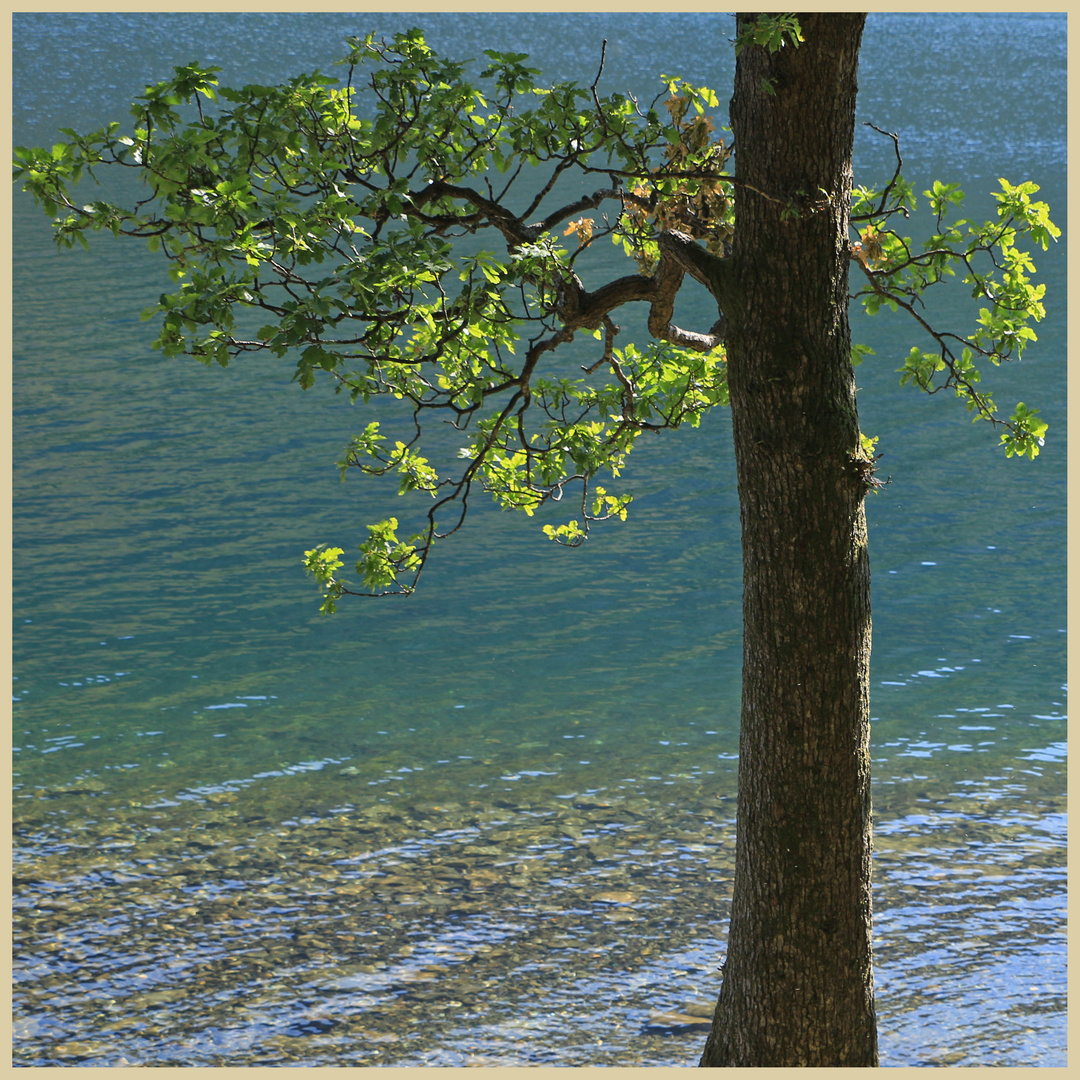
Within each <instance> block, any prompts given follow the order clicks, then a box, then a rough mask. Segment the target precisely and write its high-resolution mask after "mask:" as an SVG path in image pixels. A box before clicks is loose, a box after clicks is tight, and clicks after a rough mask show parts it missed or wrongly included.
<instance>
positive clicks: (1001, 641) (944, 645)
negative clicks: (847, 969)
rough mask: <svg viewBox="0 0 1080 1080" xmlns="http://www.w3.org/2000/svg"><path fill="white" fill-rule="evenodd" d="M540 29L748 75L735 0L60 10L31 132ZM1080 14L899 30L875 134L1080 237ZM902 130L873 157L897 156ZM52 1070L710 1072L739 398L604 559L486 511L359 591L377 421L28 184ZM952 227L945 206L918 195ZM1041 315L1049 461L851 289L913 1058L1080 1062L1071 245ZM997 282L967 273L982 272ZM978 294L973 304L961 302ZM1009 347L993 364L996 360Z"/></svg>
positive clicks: (906, 1045)
mask: <svg viewBox="0 0 1080 1080" xmlns="http://www.w3.org/2000/svg"><path fill="white" fill-rule="evenodd" d="M413 23H419V24H421V25H423V26H425V27H427V28H429V36H430V40H431V41H432V43H433V44H434V45H435V47H436V48H437V49H439V50H440V51H445V52H447V53H451V54H455V55H459V56H478V55H480V50H482V49H483V48H502V49H512V50H516V51H522V52H524V51H528V52H529V53H530V54H531V55H532V56H533V58H534V60H535V61H536V66H538V67H541V68H542V69H543V70H544V72H545V74H546V75H547V76H549V77H550V78H552V79H556V78H576V79H578V80H579V81H582V82H585V83H588V82H591V80H592V77H593V75H594V74H595V70H596V64H597V60H598V56H599V48H600V42H601V40H602V39H604V38H605V37H606V38H607V39H608V54H607V67H606V70H605V81H606V85H607V86H608V87H609V88H610V89H612V90H621V89H624V88H629V89H632V90H634V91H635V92H636V93H640V94H641V95H642V96H646V95H649V96H651V94H652V93H653V92H654V91H653V87H654V85H655V84H654V83H653V82H651V81H650V80H651V78H652V76H653V75H658V74H660V73H661V72H664V73H669V72H670V73H681V74H684V75H685V76H686V77H687V78H690V79H692V80H698V81H700V82H704V83H708V84H710V85H712V86H714V87H717V88H718V91H719V95H720V98H721V101H722V102H725V101H726V98H727V96H728V93H729V90H728V88H729V87H730V83H731V75H732V70H733V60H732V56H731V51H730V48H729V46H728V44H727V39H728V38H729V37H731V36H732V27H731V23H730V20H729V19H728V18H726V17H724V16H720V15H691V14H668V15H627V14H619V15H611V16H608V15H574V16H565V15H562V14H560V15H558V16H545V15H537V14H520V15H513V16H511V15H507V16H494V15H484V16H471V15H462V14H457V13H454V14H439V15H435V14H424V15H416V16H403V15H385V14H383V15H377V16H376V15H364V16H358V15H272V14H264V15H236V14H229V15H212V14H191V15H153V14H123V13H122V14H109V15H92V14H20V15H16V16H15V19H14V57H15V71H14V88H15V98H14V118H15V141H16V142H17V143H21V144H24V145H49V144H50V143H51V142H53V141H55V139H56V137H57V136H56V135H55V130H56V128H57V127H59V126H61V125H63V126H71V127H75V128H83V129H86V128H89V127H91V126H99V125H101V124H103V123H105V122H107V121H109V120H112V119H120V120H123V118H124V117H125V115H126V106H127V103H128V102H129V101H130V100H131V99H132V98H133V96H134V95H136V94H138V93H139V92H141V90H142V88H143V86H144V85H145V84H146V83H147V82H150V81H156V80H157V79H159V78H162V77H164V75H165V74H167V72H168V70H169V67H170V65H172V64H174V63H177V64H179V63H185V62H188V61H190V60H192V59H194V58H196V57H197V58H199V59H201V60H203V61H206V62H210V63H216V64H218V65H219V66H221V67H223V68H224V69H225V70H224V72H223V73H222V75H221V76H220V78H221V79H222V82H223V83H226V84H228V83H232V84H241V83H243V82H250V81H257V80H262V81H266V82H268V81H274V80H277V79H280V78H284V77H286V76H288V75H291V74H293V73H295V72H297V71H299V70H311V69H312V68H314V67H316V66H320V67H322V68H324V69H326V68H329V65H330V63H331V62H332V61H333V59H334V58H335V57H336V56H338V55H339V54H340V52H341V51H342V47H341V40H342V39H343V37H344V36H345V35H346V34H351V33H362V32H364V31H366V30H368V29H372V28H374V29H378V30H380V31H386V32H389V31H391V30H394V29H398V28H404V27H405V26H408V25H411V24H413ZM1065 56H1066V48H1065V16H1064V15H1043V14H1035V15H975V14H964V15H957V14H949V15H941V16H932V15H914V14H913V15H874V16H872V17H871V19H870V20H869V22H868V25H867V30H866V36H865V45H864V49H863V54H862V62H861V73H860V96H859V114H860V115H859V119H860V120H865V121H872V122H873V123H875V124H877V125H878V126H879V127H883V128H886V129H888V130H891V131H898V132H900V133H901V137H902V147H903V150H904V155H905V163H906V169H905V171H906V172H907V173H908V175H909V176H910V178H912V179H913V180H914V181H915V184H916V188H917V190H919V191H921V190H922V189H923V188H924V187H927V186H929V183H930V181H932V180H933V179H935V178H940V179H944V180H954V181H960V182H962V184H963V186H964V187H965V189H966V190H967V191H968V192H969V203H970V204H971V207H970V209H969V213H970V214H971V216H975V215H976V214H983V213H985V214H987V215H988V214H989V213H990V212H991V207H992V204H991V202H990V199H989V192H990V190H991V187H992V185H993V184H994V182H995V179H996V178H997V177H999V176H1004V177H1007V178H1009V179H1010V180H1012V181H1017V180H1020V179H1029V178H1030V179H1034V180H1036V181H1037V182H1038V183H1040V184H1041V185H1042V192H1041V194H1040V197H1045V198H1046V199H1047V200H1048V201H1049V202H1050V203H1051V206H1052V208H1053V217H1054V219H1055V220H1056V221H1057V223H1058V224H1059V225H1061V226H1063V227H1064V226H1065V224H1066V221H1065V177H1066V172H1065V161H1066V142H1065ZM871 135H872V133H870V132H869V129H864V128H861V127H860V129H859V136H858V144H857V154H856V158H857V160H856V179H857V181H859V182H867V183H872V182H882V181H883V180H884V179H886V178H887V176H888V175H891V160H890V155H891V150H890V148H889V146H888V144H887V143H886V142H885V141H884V140H882V139H881V138H880V137H879V136H873V137H871ZM14 213H15V237H16V243H15V250H14V274H15V291H14V318H15V335H14V376H15V381H14V409H15V418H14V459H15V475H14V485H15V510H14V534H15V555H14V569H15V586H14V609H13V611H14V617H13V636H14V676H15V681H14V684H13V712H14V719H13V731H14V737H15V746H16V751H15V792H14V797H15V803H14V807H15V809H14V819H15V822H14V823H15V834H16V853H15V859H16V888H15V908H16V930H15V982H16V987H15V1016H16V1019H15V1049H14V1054H15V1061H16V1063H17V1064H20V1065H24V1066H42V1065H106V1066H120V1065H172V1064H183V1065H217V1066H221V1065H231V1066H236V1065H259V1064H293V1065H305V1066H309V1065H336V1066H342V1065H354V1064H387V1065H460V1064H531V1065H535V1064H560V1065H568V1064H569V1065H585V1064H608V1065H632V1064H645V1065H689V1064H693V1063H695V1062H696V1061H697V1058H698V1055H699V1053H700V1049H701V1045H702V1044H703V1040H704V1032H703V1031H696V1032H695V1031H690V1032H688V1033H680V1032H673V1031H671V1030H665V1029H663V1027H662V1025H661V1026H657V1025H655V1024H654V1025H652V1026H650V1016H651V1015H652V1014H654V1013H657V1012H670V1011H681V1010H685V1009H686V1008H688V1007H690V1008H692V1007H693V1006H694V1005H695V1003H696V1004H697V1005H699V1006H700V1005H701V1004H702V1003H705V1004H707V1003H709V1002H710V1001H711V1000H713V999H714V997H715V994H716V992H717V989H718V986H719V974H718V971H717V967H718V964H719V961H720V959H721V957H722V955H723V952H724V935H725V932H726V919H727V905H728V896H729V894H730V875H731V868H732V862H733V816H734V795H735V766H736V755H737V745H738V744H737V724H738V709H739V677H740V676H739V671H740V567H739V531H738V506H737V500H736V493H735V475H734V466H733V461H732V451H731V445H730V428H729V417H728V416H727V415H726V414H723V413H719V412H718V413H716V414H715V415H712V416H710V417H708V418H707V419H706V421H705V423H703V425H702V428H701V429H700V430H698V431H696V432H689V431H688V432H679V433H676V434H674V435H672V436H670V437H667V438H663V439H657V440H656V441H655V442H654V443H652V444H651V445H650V446H649V447H648V448H647V449H642V450H639V451H636V452H635V455H634V456H635V457H636V458H638V460H637V461H636V462H633V463H632V467H631V468H629V469H628V470H627V472H626V474H625V475H626V478H627V480H628V482H629V483H630V484H631V485H632V486H633V489H634V490H635V492H636V494H637V496H638V497H637V501H636V502H635V503H634V505H633V507H632V508H631V515H630V518H629V520H628V521H627V522H626V524H625V525H622V526H618V527H612V528H605V529H601V530H600V531H599V532H598V533H597V534H595V538H594V540H592V541H590V543H589V544H588V545H587V546H586V548H584V549H582V550H579V551H573V552H571V551H565V550H561V549H556V548H554V547H553V546H552V545H550V544H549V543H548V542H547V541H546V540H545V539H544V538H543V536H542V535H541V534H540V532H539V527H538V526H536V525H535V524H534V523H533V522H532V521H525V520H518V519H517V518H511V517H509V516H506V515H502V514H499V513H497V512H495V511H494V510H493V509H491V510H489V509H488V508H485V507H480V508H479V509H478V510H477V511H476V512H475V519H474V520H473V521H471V522H470V524H469V526H468V527H467V529H466V530H465V532H464V533H463V534H459V536H458V537H457V538H456V539H455V540H454V541H452V542H449V543H447V544H444V545H442V547H441V548H440V549H438V550H437V551H436V553H435V555H434V556H433V559H432V561H431V564H430V565H429V569H428V571H427V572H426V575H425V579H424V581H423V583H422V586H421V588H420V591H419V592H418V593H417V594H416V595H415V596H414V597H412V598H411V599H409V600H407V601H380V602H371V601H354V602H352V603H349V604H345V605H343V606H342V609H341V611H340V613H339V614H338V615H337V616H335V617H334V618H332V619H325V618H321V617H320V616H319V615H318V611H317V608H318V601H317V593H316V591H315V589H314V587H313V586H312V584H311V581H310V579H305V577H304V575H303V572H302V569H301V565H300V554H301V552H302V551H303V550H304V549H305V548H308V547H311V546H312V545H313V544H314V543H316V542H320V541H330V542H336V543H340V544H341V546H344V547H347V548H348V547H350V546H351V545H352V544H353V543H355V540H354V539H353V538H354V537H355V538H356V539H359V537H360V535H361V534H362V533H363V531H364V530H363V524H364V523H365V522H367V521H371V520H375V519H376V518H377V517H381V516H384V515H385V514H386V513H388V512H394V511H395V510H397V509H398V508H397V507H396V506H395V505H394V503H395V500H394V499H392V498H390V497H389V496H387V494H386V493H385V492H384V491H382V490H381V489H378V488H377V486H376V487H375V488H369V487H367V486H365V485H364V484H363V483H356V482H350V483H348V484H346V485H344V487H343V486H342V485H341V484H340V483H339V481H338V476H337V471H336V469H335V468H334V466H333V462H334V460H336V457H337V456H338V454H339V452H340V450H341V448H342V447H343V446H344V445H345V443H346V442H347V440H348V438H349V436H350V435H351V434H352V433H353V432H354V431H356V430H357V428H358V425H362V424H363V423H364V422H365V420H364V418H363V416H362V415H360V414H358V413H357V412H356V411H354V410H353V409H352V408H351V407H349V406H347V405H343V404H342V403H341V402H340V401H339V400H337V399H335V398H333V396H332V395H325V394H323V393H321V392H319V391H318V390H315V391H312V392H310V393H306V394H304V393H301V392H300V391H299V390H298V389H297V388H296V387H295V386H293V385H292V384H290V382H289V377H290V372H289V369H288V364H287V363H285V362H267V361H264V360H247V361H244V362H241V363H237V364H236V365H235V366H233V367H230V368H229V369H228V370H227V371H221V370H213V371H210V370H207V369H205V368H203V367H202V366H201V365H198V364H193V363H186V362H179V361H175V360H173V361H166V360H163V359H162V358H161V357H160V356H159V355H157V354H154V353H152V352H151V350H150V348H149V342H150V340H151V339H152V337H153V336H154V332H153V330H152V324H147V323H142V322H140V321H139V313H140V311H141V310H142V309H143V308H144V307H146V306H148V305H149V304H152V303H153V302H155V301H156V298H157V296H158V294H159V293H160V292H161V291H162V290H163V289H164V288H165V287H166V280H167V279H166V277H165V275H164V273H163V268H162V265H161V264H160V263H159V262H158V261H157V260H156V259H155V258H154V257H152V256H150V255H149V254H148V253H147V252H146V251H145V250H142V249H140V248H138V246H137V245H131V244H122V243H112V242H107V241H105V240H104V239H101V240H99V241H98V242H96V243H94V244H92V249H91V251H90V252H89V253H84V252H81V251H79V252H74V251H73V252H64V253H58V252H56V251H55V249H54V247H53V245H52V241H51V237H50V231H49V226H48V222H47V221H46V219H45V218H44V217H43V216H42V215H41V214H40V212H39V211H37V210H36V209H35V208H34V207H32V206H31V205H30V204H29V201H28V200H27V199H26V198H25V196H23V195H22V194H21V193H20V194H18V195H17V196H16V198H15V205H14ZM913 228H914V226H913ZM1036 262H1037V265H1038V266H1039V269H1040V278H1041V280H1045V281H1046V282H1047V285H1048V289H1049V298H1048V305H1047V306H1048V310H1049V314H1048V317H1047V319H1046V320H1045V322H1044V323H1043V324H1042V325H1041V326H1040V327H1039V330H1038V332H1039V339H1040V340H1039V342H1038V344H1037V345H1035V346H1032V347H1031V349H1030V350H1029V352H1028V354H1027V355H1026V356H1025V359H1024V361H1023V363H1022V364H1021V365H1017V366H1014V367H1012V368H1010V369H1008V370H1004V371H1001V372H993V373H992V386H993V388H994V389H995V396H996V397H997V400H998V401H999V403H1000V404H1002V405H1003V406H1004V405H1005V404H1006V403H1008V404H1009V406H1010V407H1011V404H1012V403H1013V402H1015V401H1016V400H1023V401H1025V402H1027V403H1028V404H1029V405H1032V406H1035V407H1038V408H1040V409H1041V410H1042V412H1043V416H1044V418H1045V419H1047V420H1048V421H1049V423H1050V431H1049V438H1048V441H1047V444H1046V447H1045V449H1044V451H1043V453H1042V455H1041V456H1040V457H1039V458H1038V459H1037V460H1036V461H1035V462H1027V461H1021V462H1017V461H1015V460H1013V461H1006V460H1004V458H1003V457H1001V455H999V454H998V452H997V451H996V450H995V449H994V447H993V443H994V436H993V434H992V433H990V432H989V431H987V430H984V429H983V427H982V426H979V427H976V426H973V425H971V424H970V423H968V422H967V420H966V414H963V413H962V410H960V409H959V407H958V405H957V403H956V402H955V401H952V400H944V399H943V398H941V397H937V398H932V399H931V398H926V397H924V396H920V395H918V394H916V393H913V392H912V391H911V390H910V389H901V388H900V387H899V386H898V385H897V384H898V376H897V375H896V373H895V370H894V369H895V368H896V367H897V366H898V364H899V360H900V358H901V357H902V356H903V355H904V354H905V353H906V352H907V350H908V348H910V346H911V345H912V344H919V343H920V342H919V341H918V339H917V337H916V336H915V335H914V332H913V330H912V328H910V327H907V326H905V325H904V324H903V323H902V322H901V321H900V320H899V319H898V318H896V317H881V318H879V319H877V320H873V321H867V320H865V319H863V318H861V317H860V316H858V315H857V314H856V315H855V316H854V319H853V326H854V330H855V337H856V340H860V341H863V342H866V343H868V344H870V345H872V346H873V347H874V348H875V350H876V356H874V357H872V358H870V360H868V361H867V362H866V363H865V364H863V366H862V367H860V368H859V371H858V376H859V383H860V386H861V388H862V395H861V397H860V416H861V422H862V428H863V430H864V431H865V432H867V433H868V434H872V435H879V436H880V437H881V441H880V443H879V449H880V450H883V451H884V453H885V457H884V459H883V460H882V462H881V471H882V473H883V474H884V475H888V476H890V477H891V483H890V484H889V486H888V487H886V488H885V489H884V491H883V492H882V493H880V494H878V495H876V496H873V497H871V498H870V500H869V503H868V514H869V521H870V528H871V551H872V560H873V568H874V630H875V645H874V662H873V682H872V694H873V698H872V702H873V716H874V725H873V756H874V771H875V790H874V799H875V811H876V815H875V816H876V863H875V867H876V869H875V875H876V886H875V888H876V892H875V907H876V962H877V968H876V970H877V988H878V990H877V993H878V1015H879V1022H880V1033H881V1054H882V1063H883V1064H886V1065H894V1066H895V1065H947V1064H962V1065H990V1064H992V1065H1004V1066H1031V1065H1041V1066H1059V1065H1064V1064H1065V988H1066V981H1065V980H1066V964H1065V959H1066V951H1065V791H1066V784H1065V747H1066V742H1065V740H1066V734H1065V732H1066V719H1065V694H1066V686H1065V680H1066V665H1065V658H1066V642H1065V626H1066V622H1065V618H1066V611H1065V485H1064V481H1065V460H1066V439H1065V435H1066V429H1065V386H1066V351H1065V341H1066V319H1065V244H1064V240H1063V241H1062V243H1060V244H1059V245H1058V246H1057V247H1056V248H1055V249H1054V250H1052V251H1051V252H1049V253H1047V254H1044V255H1041V256H1040V257H1037V258H1036ZM960 309H964V305H963V304H961V305H960ZM964 310H966V309H964ZM988 378H990V377H989V376H988Z"/></svg>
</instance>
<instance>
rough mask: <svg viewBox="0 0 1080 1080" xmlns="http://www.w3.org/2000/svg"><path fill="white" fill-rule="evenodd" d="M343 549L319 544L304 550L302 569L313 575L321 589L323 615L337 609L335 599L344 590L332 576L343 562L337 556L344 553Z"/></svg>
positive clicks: (331, 613)
mask: <svg viewBox="0 0 1080 1080" xmlns="http://www.w3.org/2000/svg"><path fill="white" fill-rule="evenodd" d="M344 554H345V549H344V548H339V547H327V546H326V545H325V544H319V545H318V546H317V547H314V548H312V549H311V550H310V551H305V552H304V569H305V570H306V571H307V572H308V573H309V574H311V575H313V576H314V578H315V580H316V581H317V582H318V583H319V585H320V587H321V588H322V590H323V602H322V606H321V607H320V609H319V610H320V611H321V612H322V613H323V614H324V615H333V614H334V612H335V611H336V610H337V600H338V598H339V597H340V596H341V594H342V592H343V591H344V589H343V586H342V585H341V583H340V582H339V581H338V580H337V578H336V577H335V576H334V575H335V572H336V571H337V570H340V569H341V567H342V566H344V565H345V564H344V563H343V562H342V561H341V559H339V558H338V556H339V555H344Z"/></svg>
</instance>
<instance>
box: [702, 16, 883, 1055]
mask: <svg viewBox="0 0 1080 1080" xmlns="http://www.w3.org/2000/svg"><path fill="white" fill-rule="evenodd" d="M754 18H755V16H745V15H740V16H739V30H740V31H741V30H743V29H744V27H745V26H746V25H748V22H752V21H753V20H754ZM799 18H800V22H801V26H802V30H803V34H804V37H805V43H804V44H803V45H801V46H800V47H798V48H793V47H790V46H788V47H785V48H783V49H781V50H779V51H777V52H775V53H770V52H769V51H768V50H767V49H765V48H747V49H745V50H743V51H742V52H741V53H740V55H739V59H738V62H737V67H736V75H735V89H734V96H733V98H732V101H731V121H732V130H733V133H734V141H735V156H736V173H735V174H736V177H737V183H738V189H737V190H738V201H737V204H736V229H735V239H734V246H733V251H732V255H731V259H730V266H729V268H728V269H729V271H730V272H729V273H728V274H726V275H725V277H726V279H727V283H730V284H728V285H727V288H725V289H723V295H721V296H719V297H718V299H720V301H721V306H722V308H723V311H724V315H725V317H726V340H727V349H728V384H729V387H730V392H731V411H732V424H733V429H734V440H735V457H736V466H737V471H738V484H739V500H740V505H741V517H742V543H743V575H744V584H743V620H744V631H743V632H744V645H743V704H742V729H741V739H740V760H739V794H738V826H737V829H738V839H737V842H736V867H735V880H734V887H733V898H732V910H731V925H730V933H729V939H728V952H727V957H726V961H725V965H724V976H723V984H722V989H721V992H720V997H719V1001H718V1004H717V1008H716V1013H715V1017H714V1021H713V1027H712V1030H711V1033H710V1035H709V1039H708V1042H707V1044H706V1047H705V1051H704V1054H703V1056H702V1059H701V1064H702V1065H710V1066H833V1067H835V1066H869V1065H876V1064H877V1036H876V1026H875V1016H874V996H873V974H872V968H871V944H870V923H871V906H870V852H871V814H870V759H869V687H868V673H869V660H870V570H869V561H868V556H867V537H866V520H865V516H864V511H863V500H864V496H865V493H866V490H867V481H868V468H867V465H866V462H865V460H862V459H863V458H864V455H861V454H860V452H859V445H860V443H859V424H858V417H857V414H856V406H855V381H854V376H853V373H852V367H851V354H850V347H851V341H850V331H849V328H848V314H847V306H848V300H847V297H848V265H849V258H850V256H849V244H848V227H847V226H848V206H849V193H850V189H851V157H852V142H853V135H854V121H855V94H856V67H857V62H858V53H859V45H860V40H861V36H862V29H863V23H864V19H865V16H864V15H859V14H809V15H801V16H800V17H799Z"/></svg>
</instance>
